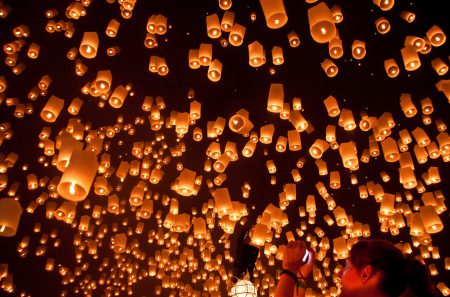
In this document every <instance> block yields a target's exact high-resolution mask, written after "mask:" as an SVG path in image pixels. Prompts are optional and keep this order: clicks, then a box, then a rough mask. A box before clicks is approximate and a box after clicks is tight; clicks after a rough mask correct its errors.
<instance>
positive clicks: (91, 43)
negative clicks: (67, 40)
mask: <svg viewBox="0 0 450 297" xmlns="http://www.w3.org/2000/svg"><path fill="white" fill-rule="evenodd" d="M98 44H99V39H98V35H97V32H84V34H83V39H82V40H81V44H80V49H79V50H80V55H82V56H83V57H85V58H87V59H93V58H95V56H96V55H97V49H98Z"/></svg>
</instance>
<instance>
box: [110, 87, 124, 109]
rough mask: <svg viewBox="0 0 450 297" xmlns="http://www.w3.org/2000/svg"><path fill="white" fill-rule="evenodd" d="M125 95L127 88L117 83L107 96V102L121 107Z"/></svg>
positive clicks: (115, 106)
mask: <svg viewBox="0 0 450 297" xmlns="http://www.w3.org/2000/svg"><path fill="white" fill-rule="evenodd" d="M127 95H128V90H127V89H126V88H125V87H124V86H123V85H118V86H117V87H116V88H115V89H114V91H113V92H112V94H111V96H110V97H109V100H108V102H109V104H110V105H111V106H112V107H114V108H121V107H122V105H123V103H124V101H125V98H126V97H127Z"/></svg>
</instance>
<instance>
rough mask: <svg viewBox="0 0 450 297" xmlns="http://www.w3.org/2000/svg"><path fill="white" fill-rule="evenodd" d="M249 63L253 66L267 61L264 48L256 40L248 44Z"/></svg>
mask: <svg viewBox="0 0 450 297" xmlns="http://www.w3.org/2000/svg"><path fill="white" fill-rule="evenodd" d="M248 63H249V64H250V66H252V67H259V66H261V65H264V64H265V63H266V53H265V51H264V48H263V46H262V45H261V44H260V43H259V42H258V41H256V40H255V41H254V42H252V43H250V44H249V45H248Z"/></svg>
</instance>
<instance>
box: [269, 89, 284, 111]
mask: <svg viewBox="0 0 450 297" xmlns="http://www.w3.org/2000/svg"><path fill="white" fill-rule="evenodd" d="M283 101H284V89H283V84H271V85H270V90H269V97H268V99H267V110H268V111H271V112H275V113H279V112H281V110H282V109H283Z"/></svg>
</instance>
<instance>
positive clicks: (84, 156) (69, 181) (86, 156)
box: [58, 151, 98, 201]
mask: <svg viewBox="0 0 450 297" xmlns="http://www.w3.org/2000/svg"><path fill="white" fill-rule="evenodd" d="M97 167H98V164H97V158H96V156H95V154H94V153H92V152H88V151H73V152H72V155H71V157H70V161H69V165H68V166H67V167H66V169H65V170H64V173H63V175H62V177H61V180H60V182H59V184H58V193H59V194H60V195H61V196H62V197H64V198H65V199H67V200H71V201H81V200H84V199H85V198H86V196H87V195H88V193H89V190H90V187H91V185H92V182H93V181H94V177H95V174H96V172H97Z"/></svg>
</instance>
